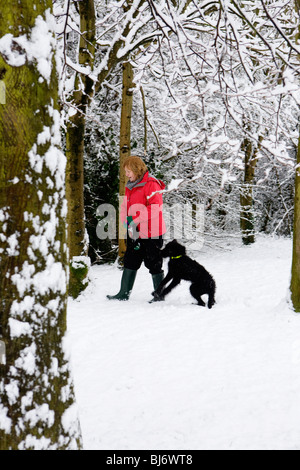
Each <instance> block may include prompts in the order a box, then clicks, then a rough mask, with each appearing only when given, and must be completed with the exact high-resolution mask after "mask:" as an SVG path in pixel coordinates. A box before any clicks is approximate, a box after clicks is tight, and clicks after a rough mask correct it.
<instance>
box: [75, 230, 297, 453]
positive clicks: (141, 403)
mask: <svg viewBox="0 0 300 470" xmlns="http://www.w3.org/2000/svg"><path fill="white" fill-rule="evenodd" d="M291 250H292V247H291V242H290V241H288V240H272V239H262V240H260V241H259V242H258V243H257V244H256V246H254V247H251V248H237V249H235V250H234V251H232V252H228V253H214V254H213V255H208V254H205V255H203V256H200V257H199V258H198V260H199V261H200V262H201V263H202V264H203V265H204V266H205V267H206V268H207V269H208V270H209V271H211V273H212V274H213V275H214V277H215V279H216V282H217V286H218V291H217V302H218V304H217V305H216V306H215V307H214V308H213V309H212V310H211V311H209V310H208V309H204V308H201V307H198V306H196V305H192V301H193V300H192V298H191V297H190V294H189V290H188V284H187V283H184V282H183V283H182V285H181V286H180V287H178V288H177V289H175V290H174V291H173V292H172V293H171V294H170V296H169V297H168V298H167V300H166V301H165V302H164V303H158V304H151V305H150V304H148V303H147V301H148V300H150V299H151V296H150V295H149V293H150V292H151V290H152V285H151V277H150V275H149V274H148V272H147V270H145V269H144V268H143V269H141V271H140V272H139V274H138V277H137V281H136V284H135V288H134V291H133V293H132V297H131V300H130V301H129V302H125V303H123V302H122V303H119V302H109V301H108V300H106V297H105V295H106V294H107V293H112V294H114V293H116V292H117V290H118V287H119V280H120V276H121V273H120V271H119V270H117V268H116V267H114V266H105V267H95V268H93V269H92V283H91V285H90V286H89V288H88V290H87V291H86V292H85V293H84V294H83V295H82V296H81V298H80V300H79V301H72V302H71V303H70V307H69V336H70V338H71V344H72V363H73V373H74V379H75V387H76V395H77V401H78V405H79V412H80V419H81V425H82V431H83V439H84V446H85V449H106V450H111V449H118V450H127V449H130V450H133V449H136V450H138V449H145V450H147V449H152V450H196V449H300V399H299V396H300V315H299V316H298V315H296V314H294V313H293V312H292V311H291V310H289V308H288V306H287V304H286V302H285V298H286V293H287V289H288V285H289V276H290V267H291ZM113 285H115V288H112V287H111V286H113Z"/></svg>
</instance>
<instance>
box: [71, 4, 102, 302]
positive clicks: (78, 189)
mask: <svg viewBox="0 0 300 470" xmlns="http://www.w3.org/2000/svg"><path fill="white" fill-rule="evenodd" d="M78 7H79V13H80V30H81V36H80V43H79V64H80V65H81V66H84V67H86V68H87V67H89V68H90V70H91V71H92V70H93V65H94V58H95V42H96V13H95V5H94V0H82V1H81V2H78ZM93 95H94V81H93V80H92V79H91V78H90V77H89V76H88V75H85V74H82V73H79V72H78V73H76V78H75V87H74V93H73V95H72V97H71V100H70V101H71V103H72V105H73V106H74V108H73V109H74V112H73V113H72V116H71V117H70V118H69V120H68V123H67V135H66V152H67V162H68V163H67V200H68V245H69V250H70V263H71V270H70V286H69V292H70V295H71V296H72V297H77V296H78V295H79V294H80V292H81V291H82V290H83V289H84V287H86V285H87V284H86V282H85V279H82V276H77V274H76V269H75V268H76V265H77V264H78V262H80V263H81V271H82V263H84V257H87V254H88V240H87V235H86V230H85V214H84V136H85V128H86V112H87V109H88V106H89V104H90V101H91V99H92V97H93ZM79 257H80V259H79ZM86 272H88V270H87V271H86Z"/></svg>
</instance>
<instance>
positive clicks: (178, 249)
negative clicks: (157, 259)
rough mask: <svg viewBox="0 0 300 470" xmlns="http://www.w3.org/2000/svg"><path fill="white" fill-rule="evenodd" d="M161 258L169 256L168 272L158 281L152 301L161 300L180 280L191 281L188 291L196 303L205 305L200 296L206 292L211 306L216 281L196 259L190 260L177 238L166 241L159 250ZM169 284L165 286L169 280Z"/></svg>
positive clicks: (213, 302) (213, 301) (209, 306)
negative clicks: (163, 246)
mask: <svg viewBox="0 0 300 470" xmlns="http://www.w3.org/2000/svg"><path fill="white" fill-rule="evenodd" d="M161 254H162V256H163V258H170V261H169V272H168V274H167V276H166V277H165V279H164V280H163V281H162V282H161V283H160V285H159V286H158V288H157V289H156V291H155V292H153V293H152V295H153V296H154V299H153V301H154V302H157V301H161V300H164V299H165V296H166V295H167V294H169V293H170V292H171V290H172V289H174V287H176V286H177V285H178V284H180V281H181V280H182V279H184V280H185V281H191V283H192V284H191V287H190V292H191V294H192V296H193V297H194V298H195V299H196V300H197V301H198V305H201V306H202V307H205V303H204V302H203V300H202V299H201V296H202V295H204V294H208V308H212V306H213V305H214V304H215V303H216V302H215V292H216V283H215V281H214V279H213V277H212V276H211V275H210V274H209V273H208V272H207V271H206V269H205V268H204V267H203V266H201V265H200V264H199V263H197V261H194V260H192V259H191V258H189V257H188V256H187V255H186V250H185V247H184V246H182V245H180V244H179V243H178V242H177V240H173V241H172V242H170V243H168V244H167V245H166V247H165V248H164V249H163V250H162V251H161ZM170 281H172V282H171V284H170V285H169V286H168V287H166V285H167V284H168V283H169V282H170Z"/></svg>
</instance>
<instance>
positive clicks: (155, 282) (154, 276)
mask: <svg viewBox="0 0 300 470" xmlns="http://www.w3.org/2000/svg"><path fill="white" fill-rule="evenodd" d="M164 277H165V276H164V272H162V273H159V274H152V281H153V287H154V290H156V289H157V288H158V286H159V284H160V283H161V281H163V279H164Z"/></svg>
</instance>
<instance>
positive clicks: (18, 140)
mask: <svg viewBox="0 0 300 470" xmlns="http://www.w3.org/2000/svg"><path fill="white" fill-rule="evenodd" d="M51 11H52V0H41V1H40V2H36V5H35V8H32V1H30V0H23V1H22V3H20V2H19V0H7V1H6V2H4V3H3V4H1V23H0V37H1V38H3V37H4V36H5V41H4V42H1V41H0V71H1V76H2V80H3V82H4V84H5V88H6V105H3V106H0V179H1V185H0V233H1V236H0V272H1V277H0V302H1V310H0V328H1V329H0V339H1V345H2V353H3V349H4V350H5V361H4V360H2V362H1V364H0V372H1V378H0V450H23V449H24V450H26V449H33V450H37V449H43V450H46V449H47V450H48V449H51V450H52V449H53V450H56V449H78V448H80V447H81V438H80V429H79V423H78V421H77V417H76V413H74V410H75V405H74V392H73V385H72V380H71V377H70V371H69V366H68V357H67V356H66V350H65V344H64V343H65V340H64V337H65V332H66V308H67V244H66V224H65V215H66V200H65V164H66V160H65V156H64V155H63V154H62V152H61V150H60V115H59V112H58V79H57V71H56V64H55V32H54V29H55V24H54V19H53V16H52V14H51ZM41 44H42V49H41ZM2 359H3V357H2Z"/></svg>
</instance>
